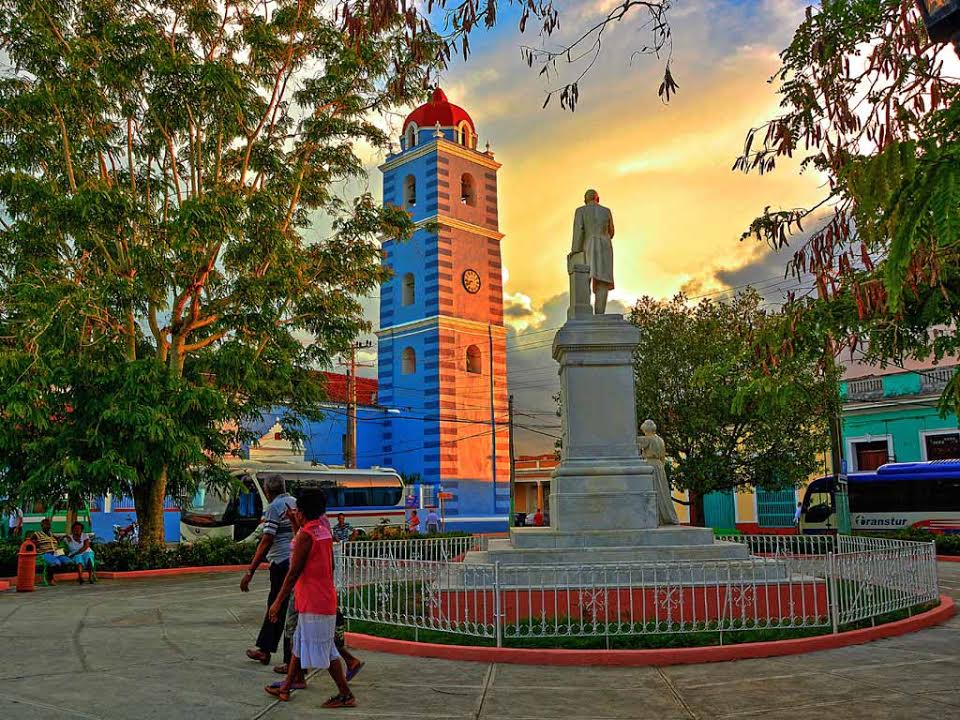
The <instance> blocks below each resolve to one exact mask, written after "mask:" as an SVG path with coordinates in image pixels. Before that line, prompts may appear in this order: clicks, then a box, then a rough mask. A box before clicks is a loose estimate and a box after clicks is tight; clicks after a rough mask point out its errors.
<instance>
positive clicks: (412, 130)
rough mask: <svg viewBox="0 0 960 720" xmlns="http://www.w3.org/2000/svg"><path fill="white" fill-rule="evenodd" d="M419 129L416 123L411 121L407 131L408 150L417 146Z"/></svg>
mask: <svg viewBox="0 0 960 720" xmlns="http://www.w3.org/2000/svg"><path fill="white" fill-rule="evenodd" d="M417 130H418V128H417V124H416V123H410V124H409V125H407V133H406V141H407V143H406V145H407V147H406V149H407V150H409V149H410V148H412V147H416V146H417Z"/></svg>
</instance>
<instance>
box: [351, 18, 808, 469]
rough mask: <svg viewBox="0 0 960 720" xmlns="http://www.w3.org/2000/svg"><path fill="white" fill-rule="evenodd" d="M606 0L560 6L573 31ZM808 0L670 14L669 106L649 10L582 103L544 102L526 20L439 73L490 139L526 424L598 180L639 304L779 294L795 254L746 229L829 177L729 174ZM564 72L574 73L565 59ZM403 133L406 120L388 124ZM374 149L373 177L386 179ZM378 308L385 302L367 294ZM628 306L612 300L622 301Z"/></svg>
mask: <svg viewBox="0 0 960 720" xmlns="http://www.w3.org/2000/svg"><path fill="white" fill-rule="evenodd" d="M614 4H615V3H613V2H611V1H610V0H599V1H596V0H595V1H593V2H572V3H565V4H563V5H561V8H562V14H561V21H562V23H563V27H564V28H565V30H566V32H567V33H573V32H574V31H576V30H579V29H582V28H584V27H587V26H588V25H589V24H593V22H595V21H596V20H597V19H598V18H600V17H602V16H603V14H605V13H606V11H607V10H606V9H607V8H609V7H612V6H613V5H614ZM806 4H807V3H804V2H800V1H798V0H697V1H696V2H694V0H677V2H675V3H674V7H673V9H672V11H671V13H670V18H671V25H672V29H673V37H674V41H673V60H672V63H671V67H672V69H673V74H674V77H675V78H676V81H677V83H678V84H679V85H680V92H679V95H678V96H677V97H676V98H675V99H673V100H671V102H670V103H669V104H664V103H662V102H661V101H660V100H659V99H658V97H657V86H658V85H659V82H660V77H661V74H662V67H663V66H662V61H659V60H657V59H656V58H653V57H638V58H634V59H633V61H632V62H631V53H632V52H633V50H636V49H638V48H640V47H641V46H643V45H644V44H646V43H648V42H649V34H648V33H647V32H645V31H640V30H638V24H639V23H640V22H641V21H642V20H643V17H642V16H641V15H640V13H637V14H636V15H635V16H628V17H627V18H626V19H625V20H624V21H623V22H622V23H620V24H619V25H618V26H616V27H613V28H611V29H610V30H609V31H608V34H607V35H606V36H605V42H604V48H603V50H602V54H601V56H600V58H599V60H598V62H597V63H596V65H595V66H594V67H593V69H592V70H591V71H590V73H589V74H588V75H587V78H586V79H585V80H584V81H583V82H582V88H581V93H580V98H581V100H580V105H579V107H578V109H577V111H576V112H575V113H573V114H571V113H569V112H568V111H563V110H561V109H560V108H559V106H558V104H557V103H552V104H551V106H550V107H548V108H547V109H545V110H544V109H541V105H542V104H543V99H544V97H545V96H544V89H545V87H546V86H545V84H544V81H543V79H542V78H540V77H538V74H537V68H536V67H534V69H533V70H531V69H529V68H528V67H527V66H526V64H525V63H524V62H523V60H522V58H521V55H520V49H519V48H520V45H521V43H522V42H524V41H525V42H528V43H534V42H536V39H537V38H536V35H535V34H534V35H531V34H530V32H529V28H528V32H527V34H526V35H524V36H521V35H520V34H519V33H518V31H517V28H516V22H515V17H513V16H510V15H501V18H500V21H499V24H498V27H497V28H496V29H495V30H494V31H491V32H482V31H481V32H480V33H478V34H477V35H476V36H475V37H474V38H473V39H472V42H471V45H472V47H473V48H474V51H473V54H472V56H471V57H470V59H469V61H468V62H466V63H464V62H462V61H460V62H456V63H454V64H453V66H452V67H451V68H450V69H449V71H448V72H447V73H446V74H445V75H444V77H443V79H442V82H441V85H442V87H443V89H444V90H445V92H446V93H447V96H448V97H449V99H450V100H451V102H454V103H456V104H458V105H461V106H463V107H464V108H465V109H466V110H467V111H468V112H469V113H470V114H471V115H472V117H473V119H474V122H475V124H476V126H477V131H478V133H479V136H480V141H479V146H480V147H483V146H484V144H485V143H486V142H487V141H489V142H490V146H491V149H492V150H493V151H494V153H495V154H496V159H497V160H498V161H499V162H501V163H503V168H502V169H501V170H500V173H499V192H500V210H501V214H500V229H501V231H502V232H504V233H505V234H506V237H505V239H504V241H503V244H502V252H503V263H504V268H505V271H504V272H505V275H506V277H507V282H506V284H505V298H504V300H505V305H506V316H507V320H508V322H509V323H510V324H511V326H512V337H511V338H510V339H509V340H508V348H511V350H510V353H509V356H508V365H509V369H510V386H511V392H514V393H515V394H516V395H517V404H518V407H519V408H520V409H521V411H523V410H526V411H528V415H529V417H528V418H527V419H526V420H525V421H524V422H526V423H528V425H529V426H531V427H535V428H539V429H540V430H541V431H542V432H547V433H554V432H555V430H554V429H553V426H554V425H556V423H557V419H556V418H552V420H551V418H550V416H549V415H547V413H548V412H549V411H550V410H552V409H553V407H554V405H553V402H552V400H551V397H550V396H551V394H552V393H554V392H556V387H557V385H556V365H555V363H553V361H552V360H551V358H550V354H549V346H548V345H549V341H550V340H551V339H552V336H553V332H552V330H551V331H547V329H548V328H553V327H555V326H557V325H559V324H560V323H562V318H563V315H564V312H565V310H566V304H567V301H566V294H565V293H566V286H567V282H568V280H567V276H566V272H565V260H564V258H565V255H566V253H567V251H568V250H569V244H570V234H571V221H572V217H573V212H574V209H575V208H576V206H577V205H578V204H580V203H582V198H583V192H584V190H585V189H587V188H588V187H593V188H596V189H597V190H598V191H599V193H600V195H601V202H602V203H603V204H604V205H607V206H608V207H610V208H611V209H612V211H613V214H614V219H615V221H616V229H617V234H616V237H615V239H614V254H615V270H616V286H617V287H616V290H615V292H614V293H613V294H612V297H613V298H614V299H616V300H619V301H620V303H622V307H627V306H629V305H631V304H632V302H633V301H634V300H635V299H636V298H637V297H638V296H640V295H643V294H649V295H653V296H655V297H666V296H669V295H672V294H673V293H675V292H677V291H679V290H681V289H682V290H684V291H686V292H687V294H688V295H692V296H696V295H701V294H704V293H716V292H717V291H721V292H722V291H724V290H725V289H728V288H730V287H736V286H742V285H744V284H745V283H748V282H750V283H759V284H761V286H766V287H767V288H768V291H769V292H768V295H769V296H771V298H772V299H776V296H777V295H778V291H779V290H781V289H782V288H784V287H786V286H789V285H791V284H792V281H791V280H786V281H783V274H784V263H785V259H784V258H783V257H779V258H778V257H772V256H771V255H770V253H768V252H767V251H766V249H765V248H764V247H763V246H761V245H758V244H757V243H755V242H740V239H739V238H740V234H741V232H742V231H743V230H744V229H745V228H746V226H747V225H748V224H749V222H750V220H751V219H752V218H753V217H755V216H756V215H757V214H758V213H759V212H761V211H762V209H763V207H764V206H766V205H771V206H774V207H778V206H784V207H793V206H800V205H806V204H808V203H810V202H811V201H812V200H813V199H815V198H817V197H819V192H820V191H819V189H818V184H819V179H818V178H817V177H816V176H814V175H800V174H799V173H798V172H797V168H796V167H795V166H793V167H787V166H783V167H781V168H780V169H779V170H778V171H776V172H774V173H773V174H772V175H767V176H764V177H760V176H754V175H750V176H744V175H742V174H739V173H734V172H732V171H731V169H730V168H731V165H732V162H733V159H734V158H735V157H736V155H737V153H738V151H739V150H740V148H741V147H742V143H743V138H744V134H745V132H746V130H747V129H748V128H749V127H751V126H752V125H756V124H758V123H760V122H761V121H762V120H764V119H765V118H768V117H770V116H771V115H772V114H773V113H775V112H776V109H777V103H778V100H777V98H776V96H775V94H774V92H773V87H772V86H771V85H770V84H769V83H768V82H767V80H768V79H769V77H770V75H771V74H772V73H773V72H774V71H775V70H776V69H777V67H778V62H777V53H778V52H779V50H780V49H782V48H783V47H784V46H785V45H786V44H787V43H788V42H789V39H790V37H791V35H792V32H793V30H794V29H795V28H796V26H797V25H798V24H799V22H800V20H801V19H802V13H803V8H804V6H805V5H806ZM561 72H562V73H563V75H562V76H563V77H566V76H567V75H568V74H569V71H568V70H567V69H561ZM391 122H392V124H393V125H395V126H396V129H397V131H398V132H399V127H400V124H401V123H402V117H398V118H396V119H395V120H392V121H391ZM378 160H379V159H378V158H371V176H370V187H371V189H372V190H373V191H374V192H375V193H379V190H380V182H381V177H380V173H379V171H377V170H376V169H375V167H374V166H375V164H376V162H377V161H378ZM369 306H370V311H371V314H372V317H375V313H376V307H377V303H376V300H372V301H371V302H370V303H369ZM617 307H618V306H616V305H614V306H613V308H612V309H616V308H617ZM519 441H520V448H519V450H520V452H542V451H545V450H548V449H549V448H550V447H552V439H551V438H549V437H548V436H547V435H541V434H533V433H521V436H520V438H519Z"/></svg>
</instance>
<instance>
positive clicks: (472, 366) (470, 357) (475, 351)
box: [467, 345, 483, 375]
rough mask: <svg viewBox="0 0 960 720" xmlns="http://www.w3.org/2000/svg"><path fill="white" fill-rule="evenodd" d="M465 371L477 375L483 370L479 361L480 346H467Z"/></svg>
mask: <svg viewBox="0 0 960 720" xmlns="http://www.w3.org/2000/svg"><path fill="white" fill-rule="evenodd" d="M467 372H468V373H473V374H474V375H479V374H481V373H482V372H483V364H482V363H481V361H480V348H478V347H477V346H476V345H471V346H469V347H468V348H467Z"/></svg>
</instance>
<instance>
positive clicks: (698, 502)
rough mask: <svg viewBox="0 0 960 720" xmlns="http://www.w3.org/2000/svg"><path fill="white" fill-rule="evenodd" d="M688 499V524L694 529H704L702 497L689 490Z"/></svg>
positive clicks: (704, 519) (704, 518)
mask: <svg viewBox="0 0 960 720" xmlns="http://www.w3.org/2000/svg"><path fill="white" fill-rule="evenodd" d="M688 497H689V499H690V524H691V525H693V526H694V527H704V526H705V524H706V517H705V515H704V512H703V495H701V494H700V493H698V492H694V491H693V490H691V491H690V492H689V493H688Z"/></svg>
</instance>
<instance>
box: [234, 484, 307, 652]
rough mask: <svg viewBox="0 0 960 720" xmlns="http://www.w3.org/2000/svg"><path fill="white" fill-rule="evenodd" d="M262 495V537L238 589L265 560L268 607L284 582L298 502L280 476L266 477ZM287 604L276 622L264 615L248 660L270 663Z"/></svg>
mask: <svg viewBox="0 0 960 720" xmlns="http://www.w3.org/2000/svg"><path fill="white" fill-rule="evenodd" d="M263 492H264V493H265V494H266V496H267V500H269V502H270V504H269V505H267V509H266V511H265V512H264V519H263V537H261V538H260V544H259V545H257V551H256V552H255V553H254V554H253V560H252V561H251V562H250V569H249V570H247V572H246V574H245V575H244V576H243V579H242V580H241V581H240V589H241V590H242V591H243V592H247V591H248V590H249V589H250V581H251V580H252V579H253V574H254V573H255V572H256V571H257V568H258V567H260V563H261V562H263V561H264V560H266V561H267V562H268V563H269V564H270V594H269V595H268V596H267V608H268V609H269V607H270V606H271V605H273V601H274V600H275V599H276V597H277V594H278V593H279V592H280V587H281V586H282V585H283V580H284V578H286V576H287V570H289V569H290V543H291V542H292V541H293V526H292V525H291V524H290V518H289V517H288V515H287V513H288V512H289V511H290V510H291V509H293V508H295V507H296V506H297V501H296V500H294V498H293V496H292V495H290V494H289V493H288V492H287V491H286V488H285V486H284V482H283V477H282V476H280V475H267V476H266V477H265V479H264V483H263ZM286 614H287V613H286V604H284V606H283V610H282V612H281V613H280V614H279V616H278V617H277V619H276V621H272V620H270V617H269V616H268V615H267V614H266V613H265V614H264V616H263V624H262V625H261V626H260V634H259V635H258V636H257V646H256V647H255V648H250V649H249V650H247V657H248V658H250V659H251V660H256V661H257V662H260V663H262V664H264V665H267V664H269V662H270V655H271V654H272V653H275V652H276V651H277V647H278V646H279V645H280V640H281V639H282V638H283V625H284V622H285V621H286Z"/></svg>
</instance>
